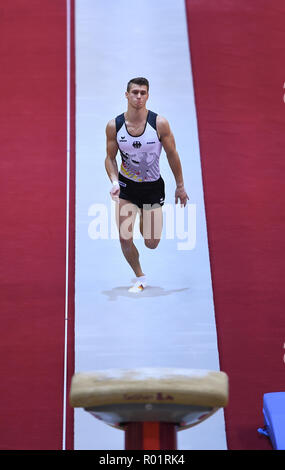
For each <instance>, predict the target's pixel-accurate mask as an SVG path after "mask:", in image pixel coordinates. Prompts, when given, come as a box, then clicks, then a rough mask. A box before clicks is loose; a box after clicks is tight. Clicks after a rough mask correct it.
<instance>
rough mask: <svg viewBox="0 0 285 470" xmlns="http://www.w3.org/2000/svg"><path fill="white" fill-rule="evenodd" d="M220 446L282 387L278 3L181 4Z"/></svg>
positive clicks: (283, 194) (281, 32) (282, 77)
mask: <svg viewBox="0 0 285 470" xmlns="http://www.w3.org/2000/svg"><path fill="white" fill-rule="evenodd" d="M186 7H187V15H188V29H189V38H190V48H191V59H192V68H193V79H194V86H195V100H196V106H197V118H198V127H199V141H200V150H201V159H202V172H203V182H204V193H205V205H206V217H207V225H208V236H209V247H210V259H211V269H212V279H213V288H214V302H215V310H216V320H217V327H218V343H219V353H220V362H221V368H222V370H224V371H226V372H227V373H228V375H229V380H230V401H229V406H228V407H227V409H226V413H225V414H226V429H227V439H228V445H229V448H230V449H240V450H242V449H252V450H255V449H271V445H270V443H269V441H267V439H266V438H265V437H263V436H260V435H259V434H258V433H257V428H258V427H260V426H263V417H262V398H263V394H264V393H266V392H274V391H285V380H284V376H285V375H284V374H285V364H284V360H283V357H284V342H285V322H284V305H285V290H284V272H285V257H284V252H285V237H284V233H285V217H284V207H285V191H284V177H285V160H284V148H285V133H284V112H285V104H284V101H283V94H284V89H283V85H284V81H285V64H284V56H285V3H284V1H283V0H273V1H269V0H252V1H250V2H249V1H247V0H240V1H238V2H237V1H236V0H219V1H216V2H211V1H209V0H186Z"/></svg>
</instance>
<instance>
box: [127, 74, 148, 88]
mask: <svg viewBox="0 0 285 470" xmlns="http://www.w3.org/2000/svg"><path fill="white" fill-rule="evenodd" d="M133 83H134V84H135V85H140V86H142V85H145V86H146V87H147V91H148V90H149V82H148V80H147V78H144V77H136V78H132V79H131V80H130V81H129V82H128V85H127V91H130V88H131V85H132V84H133Z"/></svg>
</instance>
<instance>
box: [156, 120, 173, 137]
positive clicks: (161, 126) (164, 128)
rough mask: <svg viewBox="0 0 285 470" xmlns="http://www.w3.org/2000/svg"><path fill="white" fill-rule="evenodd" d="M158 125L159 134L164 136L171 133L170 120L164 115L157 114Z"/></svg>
mask: <svg viewBox="0 0 285 470" xmlns="http://www.w3.org/2000/svg"><path fill="white" fill-rule="evenodd" d="M156 127H157V132H158V134H159V135H160V136H161V137H163V136H165V135H168V134H170V126H169V122H168V120H167V119H166V118H165V117H164V116H160V115H158V116H157V119H156Z"/></svg>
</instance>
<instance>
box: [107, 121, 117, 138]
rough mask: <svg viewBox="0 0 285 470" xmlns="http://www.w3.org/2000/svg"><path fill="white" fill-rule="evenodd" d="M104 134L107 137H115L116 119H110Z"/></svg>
mask: <svg viewBox="0 0 285 470" xmlns="http://www.w3.org/2000/svg"><path fill="white" fill-rule="evenodd" d="M106 135H107V137H110V138H114V137H116V120H115V119H111V120H110V121H109V122H108V123H107V126H106Z"/></svg>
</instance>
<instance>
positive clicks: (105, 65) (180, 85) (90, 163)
mask: <svg viewBox="0 0 285 470" xmlns="http://www.w3.org/2000/svg"><path fill="white" fill-rule="evenodd" d="M133 9H134V4H133V2H131V1H129V0H125V1H121V2H113V1H110V0H109V1H107V2H104V3H103V2H100V1H97V2H94V1H91V0H89V1H77V2H76V15H75V17H76V35H75V36H76V83H77V95H76V110H77V112H76V154H77V159H76V270H75V292H76V296H75V370H76V371H91V370H98V369H108V368H136V367H177V368H194V369H195V368H196V369H212V370H219V358H218V351H217V338H216V325H215V317H214V307H213V295H212V285H211V275H210V266H209V255H208V243H207V233H206V223H205V211H204V201H203V188H202V180H201V167H200V154H199V142H198V135H197V123H196V111H195V103H194V93H193V85H192V78H191V77H192V75H191V64H190V60H189V57H190V54H189V46H188V36H187V27H186V16H185V5H184V1H183V0H179V1H176V2H175V5H174V2H173V1H171V0H168V1H156V2H152V1H150V0H147V1H146V2H144V3H143V6H142V5H141V8H139V15H138V16H136V15H135V16H134V11H133ZM110 11H112V14H111V15H110V14H109V12H110ZM134 18H136V19H134ZM169 18H171V24H170V25H169ZM134 76H145V77H147V78H148V79H149V81H150V98H149V101H148V109H151V110H153V111H155V112H157V113H159V114H161V115H163V116H165V117H166V118H167V119H168V120H169V122H170V125H171V128H172V130H173V133H174V135H175V138H176V144H177V148H178V152H179V155H180V158H181V161H182V166H183V172H184V181H185V186H186V190H187V191H188V194H189V196H190V201H189V205H188V207H187V208H186V209H180V207H177V208H176V207H175V205H174V192H175V180H174V177H173V175H172V172H171V170H170V167H169V166H168V163H167V159H166V155H165V154H164V152H163V153H162V155H161V173H162V176H163V178H164V180H165V184H166V200H165V208H164V221H165V226H164V231H163V235H162V240H161V243H160V245H159V246H158V248H157V249H156V250H148V249H147V248H146V247H145V246H144V244H143V242H142V239H141V238H140V237H139V236H137V239H136V240H135V244H136V246H137V248H138V250H139V252H140V257H141V264H142V268H143V270H144V271H145V272H146V274H147V275H148V277H149V286H148V288H147V289H146V290H145V291H144V292H143V293H142V294H141V295H139V296H134V295H132V294H130V293H128V287H130V285H131V284H130V282H131V279H132V277H133V274H132V272H131V270H130V267H129V266H128V265H127V262H126V261H125V259H124V258H123V255H122V253H121V248H120V244H119V241H118V239H116V227H114V220H113V218H112V213H113V210H114V207H113V204H114V203H111V200H110V196H109V190H110V182H109V179H108V177H107V175H106V172H105V168H104V158H105V154H106V148H105V146H106V143H105V127H106V124H107V122H108V121H109V120H110V119H111V118H113V117H115V116H116V115H118V114H120V113H121V112H123V111H125V109H126V100H125V97H124V93H125V90H126V84H127V82H128V80H129V79H130V78H132V77H134ZM117 159H118V163H119V155H118V157H117ZM183 217H184V220H183ZM136 233H137V234H138V230H137V232H136ZM123 439H124V436H123V433H122V432H119V431H118V430H115V429H113V428H111V427H110V428H108V427H106V425H104V424H103V423H101V422H96V420H94V418H92V417H91V416H89V415H88V414H87V413H86V412H84V411H82V410H76V411H75V448H76V449H94V448H96V449H110V448H112V449H122V448H123ZM178 445H179V448H180V449H224V448H226V443H225V430H224V418H223V411H219V412H218V413H217V414H216V415H214V416H213V417H212V418H211V419H209V420H208V422H207V421H206V422H204V423H202V424H200V425H199V426H198V427H197V428H195V427H194V428H193V429H190V430H187V431H184V432H183V433H181V434H179V441H178Z"/></svg>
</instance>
